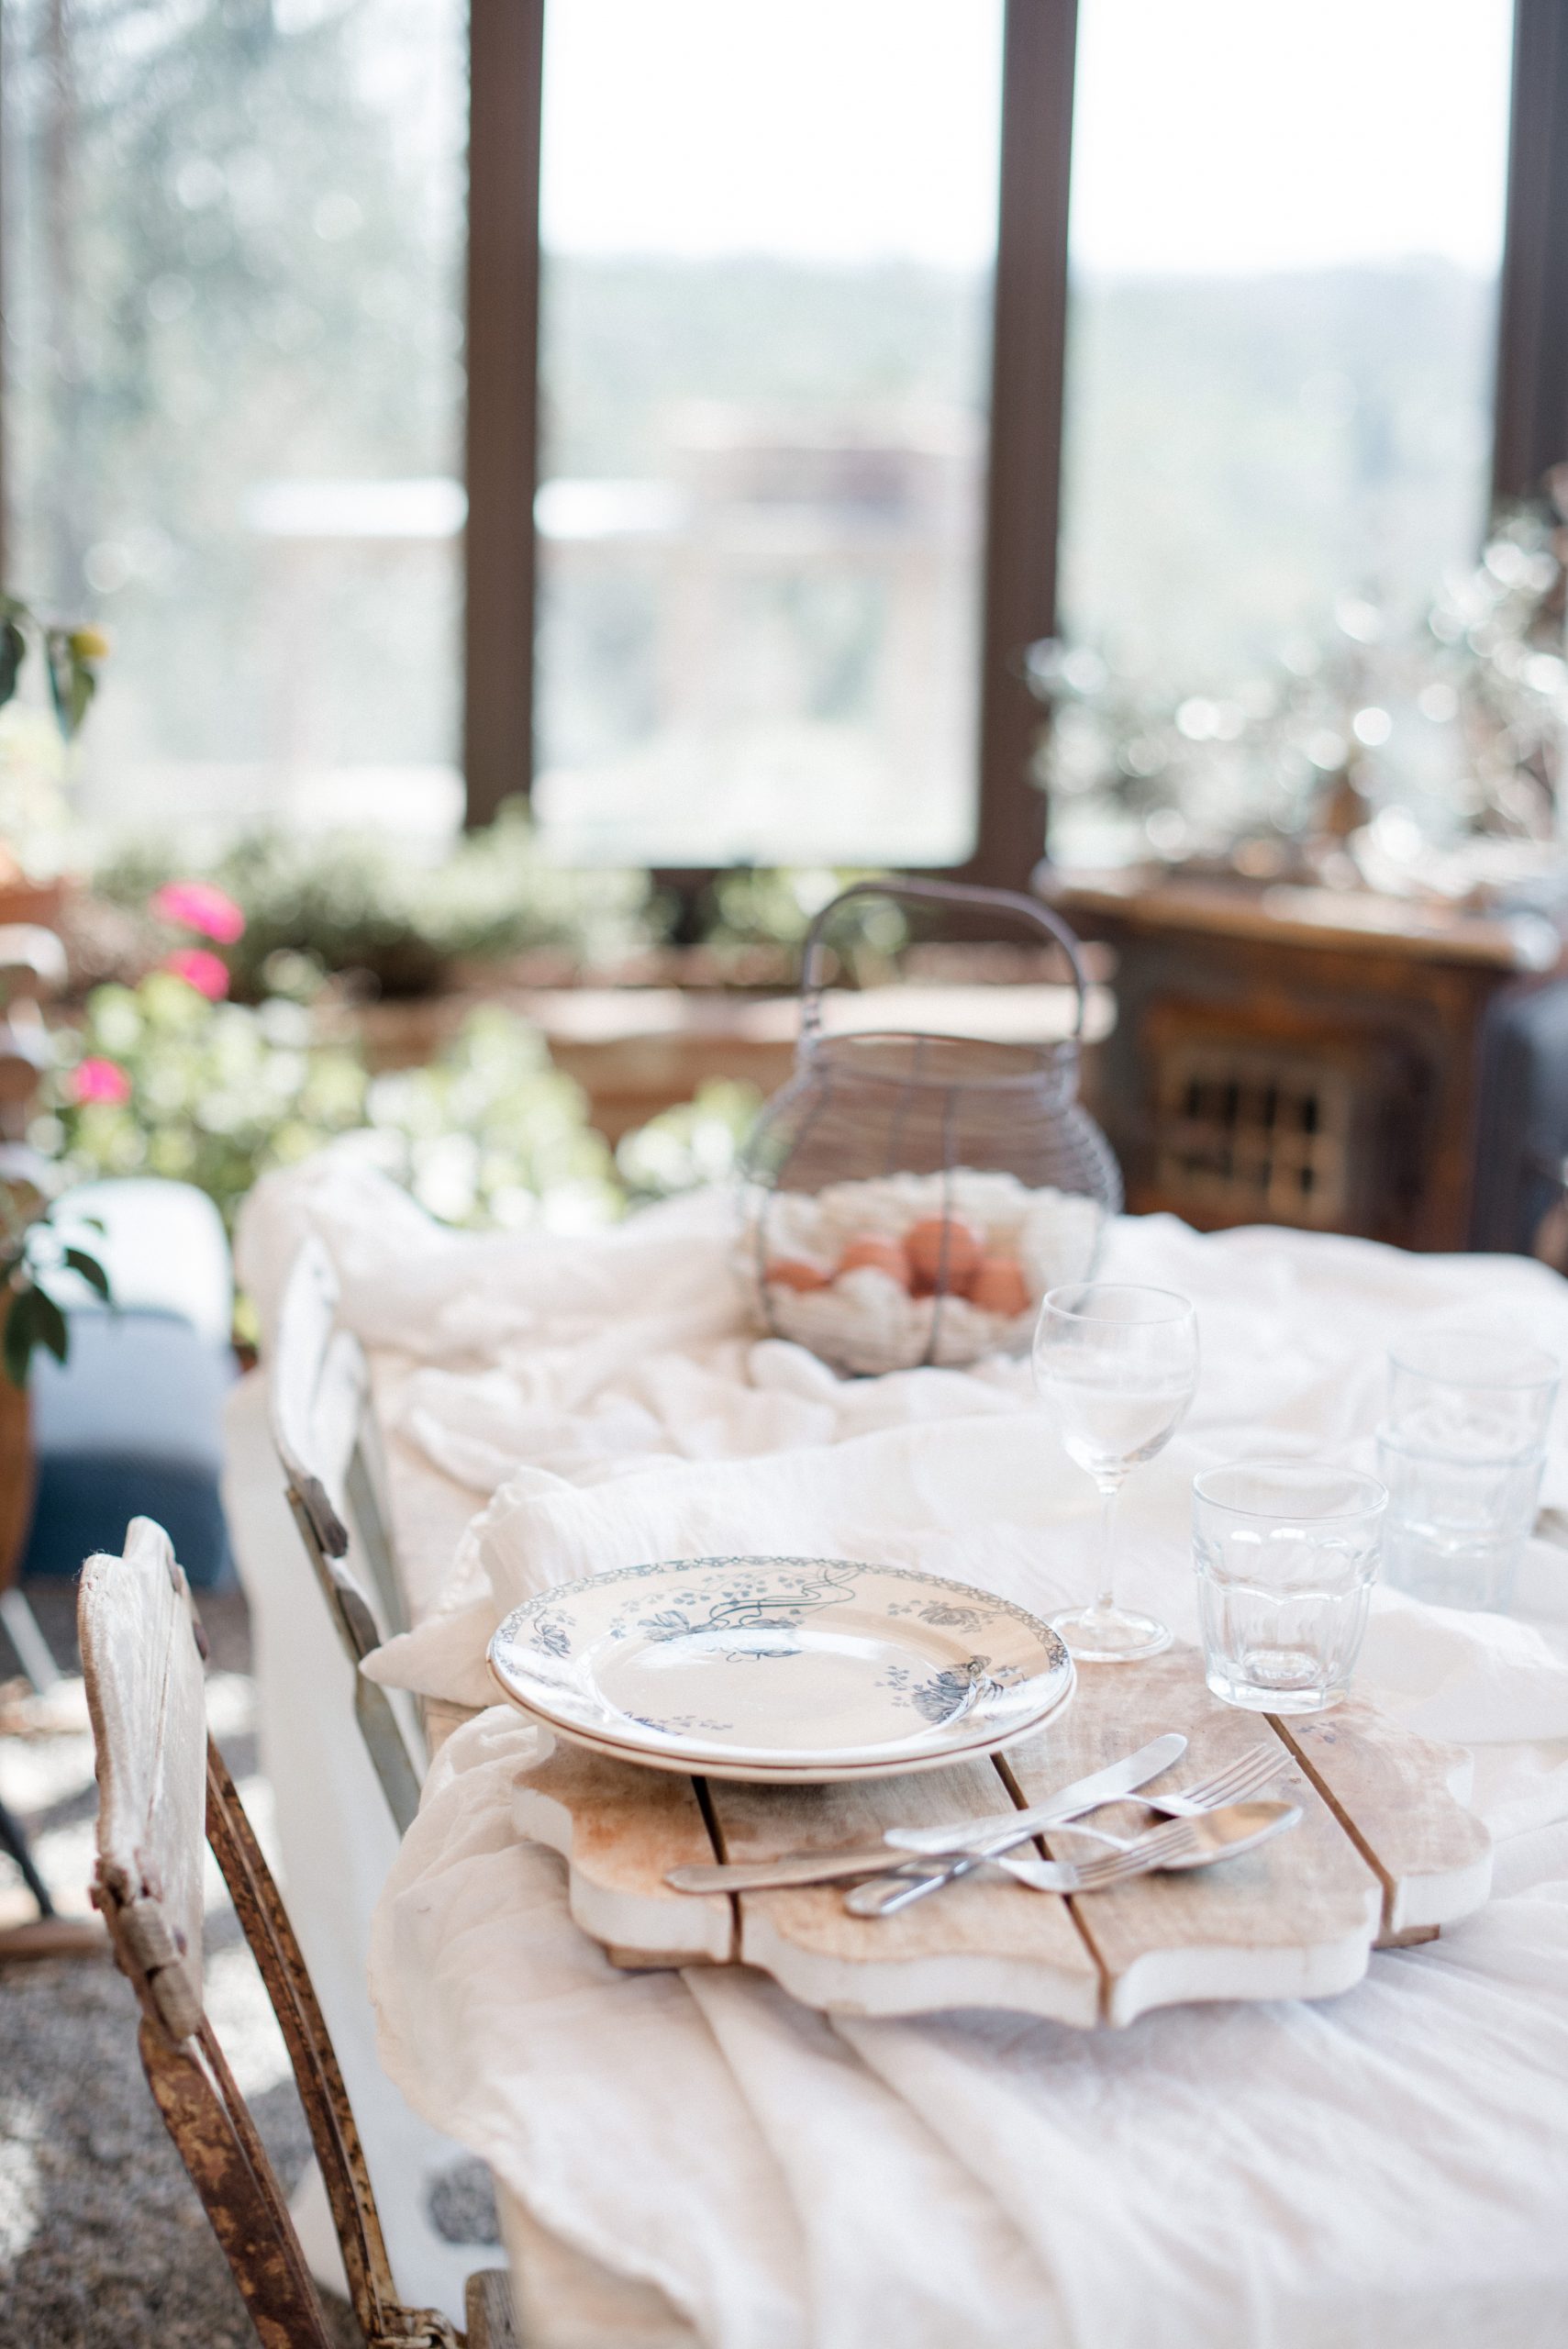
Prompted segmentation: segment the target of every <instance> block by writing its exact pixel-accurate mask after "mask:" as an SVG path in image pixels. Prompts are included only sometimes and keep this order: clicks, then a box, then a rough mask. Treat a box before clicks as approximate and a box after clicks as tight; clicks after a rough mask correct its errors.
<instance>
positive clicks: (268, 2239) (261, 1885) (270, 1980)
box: [78, 1518, 506, 2349]
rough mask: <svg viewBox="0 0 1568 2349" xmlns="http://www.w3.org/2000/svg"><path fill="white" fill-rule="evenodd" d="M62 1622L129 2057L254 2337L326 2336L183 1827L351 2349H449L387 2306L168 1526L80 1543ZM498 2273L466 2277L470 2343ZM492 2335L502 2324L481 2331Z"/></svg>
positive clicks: (146, 1522)
mask: <svg viewBox="0 0 1568 2349" xmlns="http://www.w3.org/2000/svg"><path fill="white" fill-rule="evenodd" d="M78 1618H79V1624H80V1630H81V1640H82V1667H83V1676H84V1678H85V1681H86V1687H87V1703H88V1709H89V1710H90V1712H91V1714H92V1720H93V1735H94V1741H95V1747H96V1755H97V1774H98V1828H97V1843H98V1858H97V1866H96V1868H95V1874H94V1880H93V1898H94V1901H95V1905H96V1906H97V1907H98V1909H101V1910H102V1912H103V1915H104V1919H105V1921H106V1924H107V1926H108V1930H109V1935H110V1938H111V1940H112V1942H113V1943H114V1948H115V1953H116V1955H117V1958H118V1960H119V1963H120V1965H121V1968H122V1969H123V1971H124V1972H125V1973H126V1974H127V1975H128V1976H129V1977H130V1980H131V1982H132V1984H133V1985H134V1987H135V1989H136V1994H137V1997H138V1999H139V2002H140V2006H141V2060H142V2064H143V2066H144V2067H145V2069H146V2073H147V2076H148V2080H149V2082H150V2086H151V2088H152V2093H153V2096H154V2098H155V2099H157V2103H158V2107H159V2110H161V2113H162V2115H163V2119H164V2121H165V2122H166V2123H167V2126H168V2129H169V2133H170V2135H171V2136H172V2138H173V2140H174V2143H175V2145H176V2146H177V2148H178V2149H179V2153H180V2156H181V2158H182V2160H183V2162H184V2164H185V2166H186V2168H187V2169H188V2170H189V2171H190V2174H191V2177H192V2179H193V2181H194V2183H195V2188H196V2190H197V2192H198V2193H199V2194H200V2196H201V2198H202V2200H203V2202H204V2203H205V2204H206V2211H207V2216H208V2217H209V2218H210V2220H211V2221H212V2223H213V2228H214V2231H215V2232H216V2233H217V2239H218V2242H219V2243H221V2245H222V2247H223V2250H224V2254H225V2255H226V2257H227V2258H228V2264H229V2266H230V2267H231V2269H232V2270H233V2272H234V2277H235V2281H236V2282H237V2283H238V2285H239V2289H240V2291H241V2292H242V2293H243V2295H244V2297H245V2300H246V2304H247V2306H248V2308H249V2309H250V2315H251V2318H252V2320H253V2321H254V2323H255V2326H256V2330H257V2332H258V2333H259V2334H260V2336H261V2340H262V2342H263V2343H265V2344H266V2349H333V2343H334V2338H335V2336H334V2334H333V2332H332V2331H331V2329H330V2327H329V2323H328V2317H327V2314H326V2311H325V2310H324V2309H323V2306H322V2303H321V2300H320V2297H319V2295H318V2294H317V2289H316V2286H315V2284H314V2283H313V2282H312V2280H311V2277H310V2274H309V2271H308V2269H307V2268H306V2262H305V2254H304V2253H303V2251H302V2250H301V2248H300V2243H299V2239H298V2237H297V2235H296V2234H295V2230H294V2224H293V2221H292V2220H291V2219H290V2217H289V2212H288V2205H287V2202H286V2200H285V2199H284V2190H283V2187H282V2185H281V2183H280V2181H279V2179H278V2176H277V2173H276V2172H275V2170H274V2169H273V2167H272V2163H271V2161H270V2160H269V2159H268V2156H267V2154H266V2151H265V2148H264V2147H263V2146H262V2144H261V2139H260V2137H259V2136H258V2134H257V2132H256V2128H255V2124H254V2122H253V2121H252V2120H251V2117H250V2110H249V2109H248V2108H247V2106H246V2103H245V2099H244V2098H243V2097H242V2096H241V2094H240V2092H239V2088H238V2087H236V2085H235V2082H234V2078H233V2076H232V2074H231V2073H230V2071H229V2069H228V2065H227V2063H226V2062H225V2061H224V2056H223V2051H222V2049H221V2048H220V2047H219V2045H218V2043H217V2038H216V2037H215V2035H214V2033H213V2030H212V2026H211V2024H210V2023H209V2021H208V2020H207V2017H206V2012H205V2009H204V2006H203V1998H202V1842H203V1832H204V1821H205V1831H206V1840H207V1841H208V1842H210V1844H211V1846H212V1850H213V1854H214V1855H215V1857H216V1858H217V1864H218V1865H219V1867H220V1868H221V1870H222V1872H223V1876H224V1881H225V1883H226V1884H227V1885H228V1891H229V1895H230V1898H232V1900H233V1902H234V1906H235V1909H236V1910H237V1912H238V1914H239V1921H240V1924H241V1926H242V1927H243V1929H244V1932H245V1938H246V1940H247V1941H248V1942H249V1943H250V1949H251V1952H252V1954H254V1956H255V1959H256V1963H257V1965H258V1966H259V1967H260V1969H261V1978H262V1980H263V1982H264V1983H265V1984H266V1987H267V1995H268V1997H269V1998H271V2000H272V2007H273V2009H274V2011H275V2013H276V2015H277V2018H278V2022H279V2024H280V2026H281V2028H282V2031H283V2034H284V2041H285V2043H286V2044H287V2047H288V2052H289V2059H290V2061H291V2063H292V2064H293V2066H294V2075H295V2081H296V2082H297V2084H298V2087H299V2094H300V2100H301V2102H302V2103H303V2105H304V2107H305V2112H306V2120H307V2121H308V2122H309V2124H310V2134H311V2139H312V2142H313V2143H314V2145H315V2148H316V2155H317V2161H318V2162H319V2164H320V2165H321V2175H322V2177H323V2179H324V2181H325V2183H326V2187H327V2192H328V2199H329V2201H330V2203H331V2208H332V2216H333V2221H334V2222H335V2224H336V2227H337V2231H338V2237H339V2243H340V2244H341V2246H342V2253H343V2266H344V2271H345V2273H346V2275H347V2277H348V2282H349V2291H350V2298H351V2299H352V2302H353V2307H354V2313H355V2316H356V2318H357V2319H358V2321H359V2324H360V2326H361V2331H362V2332H363V2333H364V2337H365V2342H366V2344H367V2349H425V2344H432V2345H433V2344H442V2349H454V2344H457V2343H461V2340H462V2336H461V2335H460V2334H458V2333H455V2332H453V2330H452V2328H451V2327H450V2325H449V2324H448V2322H447V2321H446V2319H445V2318H444V2317H442V2316H441V2315H439V2313H438V2312H436V2311H434V2310H428V2309H406V2308H403V2307H401V2306H400V2305H399V2303H398V2301H397V2298H396V2294H395V2288H394V2285H393V2279H392V2271H391V2267H390V2266H389V2264H388V2261H387V2255H386V2246H385V2243H384V2241H383V2239H382V2232H381V2221H380V2220H379V2219H378V2217H377V2215H376V2207H375V2198H374V2196H373V2193H372V2191H371V2186H370V2179H369V2176H368V2174H367V2172H366V2168H365V2163H364V2156H363V2154H362V2152H361V2146H360V2140H359V2135H358V2132H357V2131H356V2129H355V2126H354V2117H353V2114H352V2112H351V2111H350V2109H349V2100H348V2098H347V2096H346V2095H345V2094H344V2090H343V2082H342V2077H341V2075H340V2074H339V2069H338V2061H337V2057H336V2056H335V2055H334V2054H333V2052H332V2043H331V2040H330V2039H329V2038H328V2032H327V2027H326V2024H325V2023H324V2022H323V2021H322V2018H321V2010H320V2009H319V2007H318V2006H317V2001H316V1993H315V1991H314V1989H313V1988H312V1987H311V1982H310V1976H309V1975H308V1974H307V1973H306V1967H305V1961H304V1959H303V1958H302V1957H301V1955H300V1952H299V1945H298V1943H296V1942H295V1937H294V1933H293V1931H292V1929H291V1927H290V1925H289V1921H288V1918H287V1915H286V1913H285V1911H284V1906H283V1903H282V1901H281V1899H280V1898H279V1897H278V1889H277V1887H276V1885H275V1884H274V1883H273V1881H272V1874H271V1872H270V1870H269V1869H268V1866H267V1864H266V1862H265V1860H263V1858H262V1857H261V1849H260V1846H259V1845H258V1844H257V1842H256V1839H255V1837H254V1835H253V1834H252V1832H251V1830H250V1820H248V1819H247V1817H246V1815H245V1811H244V1809H243V1807H242V1806H241V1804H240V1801H239V1796H238V1795H237V1794H236V1793H235V1790H234V1786H233V1783H232V1781H231V1779H230V1778H229V1776H228V1770H227V1768H226V1767H225V1765H224V1763H223V1760H222V1757H221V1755H220V1754H219V1753H218V1752H217V1747H216V1746H215V1745H214V1744H213V1743H212V1742H211V1740H210V1738H209V1737H208V1736H207V1734H206V1706H205V1693H204V1689H203V1686H202V1655H201V1647H202V1636H201V1629H200V1625H199V1624H198V1622H197V1620H196V1617H195V1609H194V1608H193V1606H192V1603H191V1594H190V1589H189V1586H187V1584H186V1581H185V1577H184V1575H183V1573H182V1572H181V1570H180V1568H179V1566H178V1565H177V1564H175V1561H174V1554H173V1552H172V1549H171V1548H170V1545H169V1537H168V1535H167V1534H166V1533H165V1532H164V1531H163V1530H162V1528H161V1526H157V1525H154V1524H153V1523H152V1522H151V1520H150V1519H148V1518H138V1519H136V1520H134V1522H133V1523H132V1525H131V1527H130V1529H129V1531H128V1535H127V1537H126V1552H125V1555H124V1556H123V1557H121V1558H113V1557H95V1558H90V1559H89V1560H88V1562H87V1564H86V1566H85V1568H84V1570H83V1578H82V1589H81V1597H80V1601H79V1609H78ZM469 2308H470V2322H471V2331H470V2335H469V2339H470V2343H471V2349H481V2343H482V2340H483V2339H484V2337H485V2328H484V2324H483V2322H476V2321H475V2316H476V2311H477V2312H478V2313H479V2315H480V2316H481V2317H483V2314H484V2310H485V2309H486V2308H492V2309H494V2310H496V2311H498V2312H499V2313H500V2314H501V2317H502V2321H503V2323H504V2322H505V2321H506V2320H505V2310H506V2292H505V2279H504V2277H497V2276H490V2277H484V2278H476V2279H474V2281H473V2284H471V2286H470V2298H469ZM490 2337H491V2338H492V2339H493V2340H495V2341H496V2342H499V2341H501V2340H504V2339H505V2338H506V2334H505V2332H496V2333H494V2334H493V2335H491V2336H490Z"/></svg>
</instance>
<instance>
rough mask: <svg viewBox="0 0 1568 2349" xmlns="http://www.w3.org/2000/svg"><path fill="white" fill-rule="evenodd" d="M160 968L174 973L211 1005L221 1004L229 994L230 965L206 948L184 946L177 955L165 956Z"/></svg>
mask: <svg viewBox="0 0 1568 2349" xmlns="http://www.w3.org/2000/svg"><path fill="white" fill-rule="evenodd" d="M159 967H160V968H161V970H165V971H172V972H173V974H174V976H175V977H176V978H177V979H183V980H184V982H185V984H186V985H187V986H193V987H195V991H196V993H197V994H198V995H205V996H206V999H207V1001H208V1002H209V1003H221V1002H222V1001H223V998H224V996H226V995H227V994H228V964H227V963H225V962H224V960H223V958H222V956H221V955H219V954H209V953H208V952H207V951H206V947H205V946H182V947H181V948H180V949H179V951H178V952H176V953H173V954H165V956H164V957H163V960H162V963H161V964H160V966H159Z"/></svg>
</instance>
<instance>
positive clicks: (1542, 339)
mask: <svg viewBox="0 0 1568 2349" xmlns="http://www.w3.org/2000/svg"><path fill="white" fill-rule="evenodd" d="M471 5H472V28H473V30H472V38H473V86H472V110H471V159H470V164H471V188H472V195H471V217H470V248H469V275H468V284H469V317H470V326H469V369H470V373H469V410H468V489H469V523H468V533H467V552H466V564H467V606H466V608H467V618H466V623H465V656H466V674H465V684H464V712H465V723H464V765H465V774H466V776H467V792H468V803H467V804H468V819H469V821H470V822H471V823H482V822H484V821H486V820H488V818H490V817H491V816H493V815H494V813H495V808H496V807H497V806H498V805H499V803H500V801H501V799H502V798H503V797H505V796H506V794H507V793H508V792H516V791H525V792H526V790H527V788H528V780H529V773H528V771H529V767H530V764H531V740H532V720H533V636H534V602H535V540H534V532H533V529H532V527H531V520H532V511H533V495H534V489H535V485H536V478H537V463H538V381H537V376H538V358H539V143H540V141H539V130H540V106H541V95H542V79H543V28H544V7H545V0H471ZM1077 13H1078V11H1077V0H1006V23H1005V37H1004V41H1005V46H1004V68H1003V93H1002V135H1001V161H1000V171H999V195H998V222H997V246H996V262H995V304H994V314H993V343H992V394H991V429H990V451H989V462H988V473H987V489H986V506H985V544H984V629H983V641H982V654H981V658H982V674H981V691H980V740H979V757H978V800H977V811H976V841H975V847H974V851H973V854H972V856H971V857H970V858H969V860H968V861H967V863H965V864H964V865H963V866H962V868H961V871H962V877H963V878H965V879H969V880H974V881H984V882H989V883H992V884H995V885H1004V886H1011V887H1019V886H1023V885H1027V883H1028V880H1029V874H1030V873H1031V871H1032V870H1033V868H1034V866H1035V864H1036V863H1038V861H1039V859H1040V854H1041V853H1042V850H1043V846H1044V835H1045V813H1046V811H1045V807H1044V803H1043V801H1042V799H1041V796H1040V792H1039V790H1038V789H1037V787H1036V786H1035V785H1034V784H1033V783H1032V782H1031V781H1030V765H1031V760H1032V756H1033V751H1034V747H1035V738H1036V732H1037V728H1038V724H1039V711H1038V709H1037V707H1035V705H1034V703H1033V702H1032V700H1031V699H1030V696H1029V691H1028V688H1027V686H1026V685H1025V684H1024V681H1023V676H1022V674H1021V667H1020V655H1021V653H1022V651H1023V648H1024V647H1025V646H1026V645H1027V644H1029V642H1031V641H1032V640H1034V639H1035V638H1037V637H1041V636H1048V635H1050V634H1051V631H1052V629H1053V627H1054V625H1055V618H1056V580H1057V543H1058V537H1059V524H1060V481H1061V460H1062V391H1063V378H1064V370H1065V362H1066V344H1067V297H1068V286H1067V244H1068V201H1069V186H1070V175H1071V157H1072V136H1073V67H1074V58H1075V51H1076V32H1077ZM1564 460H1568V7H1565V6H1563V0H1516V5H1515V30H1514V60H1513V95H1512V103H1511V113H1510V124H1509V157H1508V186H1507V228H1506V232H1505V239H1504V252H1503V264H1502V277H1501V288H1500V297H1499V305H1498V326H1497V370H1496V420H1495V427H1494V462H1493V487H1494V493H1495V495H1496V497H1498V498H1499V499H1509V498H1515V497H1521V496H1526V495H1530V494H1531V493H1532V492H1533V491H1534V490H1536V489H1537V488H1539V486H1540V480H1541V476H1542V474H1543V473H1544V472H1545V471H1546V469H1547V468H1548V467H1549V466H1550V465H1551V464H1553V463H1556V462H1562V461H1564ZM519 517H522V518H524V521H525V526H524V527H521V528H519V527H518V518H519ZM519 648H521V651H520V652H519ZM711 869H712V868H704V869H703V870H702V871H700V872H699V871H693V872H689V873H686V874H682V875H679V876H674V877H677V878H679V879H680V880H682V881H684V882H686V883H695V882H697V881H699V880H700V879H701V878H703V877H704V874H705V873H706V871H707V870H711Z"/></svg>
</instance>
